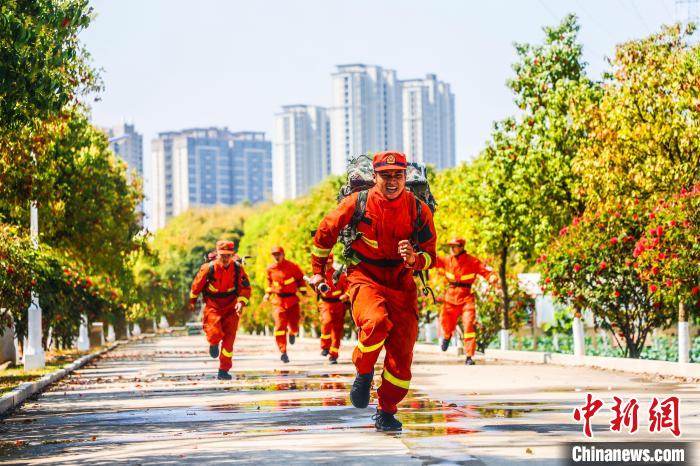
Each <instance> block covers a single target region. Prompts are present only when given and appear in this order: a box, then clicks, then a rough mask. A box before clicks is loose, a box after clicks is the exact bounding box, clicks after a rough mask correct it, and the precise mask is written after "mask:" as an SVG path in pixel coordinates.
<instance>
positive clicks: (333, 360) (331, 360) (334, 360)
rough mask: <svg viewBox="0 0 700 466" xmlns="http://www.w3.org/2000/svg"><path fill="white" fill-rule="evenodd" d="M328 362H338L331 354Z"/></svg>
mask: <svg viewBox="0 0 700 466" xmlns="http://www.w3.org/2000/svg"><path fill="white" fill-rule="evenodd" d="M328 362H330V363H331V364H338V358H336V357H335V356H331V357H329V358H328Z"/></svg>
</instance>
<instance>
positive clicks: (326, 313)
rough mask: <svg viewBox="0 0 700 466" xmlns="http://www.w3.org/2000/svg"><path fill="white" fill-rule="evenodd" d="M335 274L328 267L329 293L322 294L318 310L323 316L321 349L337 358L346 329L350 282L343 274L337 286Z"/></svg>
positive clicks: (331, 268) (327, 281)
mask: <svg viewBox="0 0 700 466" xmlns="http://www.w3.org/2000/svg"><path fill="white" fill-rule="evenodd" d="M333 274H334V270H333V267H326V283H327V284H328V287H329V291H328V292H327V293H320V299H321V300H320V301H319V303H318V309H319V311H320V314H321V349H326V350H329V353H328V354H330V356H331V357H334V358H337V357H338V351H339V349H340V340H342V338H343V330H344V327H345V310H346V307H345V302H344V301H343V298H344V296H345V293H346V291H347V290H348V280H347V276H346V275H345V274H344V273H341V274H340V277H338V284H337V285H336V284H334V283H333Z"/></svg>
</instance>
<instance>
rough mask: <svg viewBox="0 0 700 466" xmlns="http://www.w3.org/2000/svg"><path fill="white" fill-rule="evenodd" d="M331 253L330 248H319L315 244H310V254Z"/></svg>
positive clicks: (320, 255)
mask: <svg viewBox="0 0 700 466" xmlns="http://www.w3.org/2000/svg"><path fill="white" fill-rule="evenodd" d="M330 253H331V248H328V249H324V248H319V247H318V246H316V245H315V244H314V245H313V246H311V254H313V255H314V256H316V257H328V255H329V254H330Z"/></svg>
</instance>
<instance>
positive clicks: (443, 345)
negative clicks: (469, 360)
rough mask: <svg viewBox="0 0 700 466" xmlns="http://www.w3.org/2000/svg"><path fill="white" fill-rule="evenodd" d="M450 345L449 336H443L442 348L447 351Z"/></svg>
mask: <svg viewBox="0 0 700 466" xmlns="http://www.w3.org/2000/svg"><path fill="white" fill-rule="evenodd" d="M449 347H450V339H449V338H443V339H442V345H440V349H441V350H443V351H447V348H449Z"/></svg>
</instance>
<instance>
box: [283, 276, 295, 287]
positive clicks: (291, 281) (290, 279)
mask: <svg viewBox="0 0 700 466" xmlns="http://www.w3.org/2000/svg"><path fill="white" fill-rule="evenodd" d="M295 281H296V280H295V279H294V277H291V278H288V279H286V280H285V281H284V284H285V285H291V284H292V283H294V282H295Z"/></svg>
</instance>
